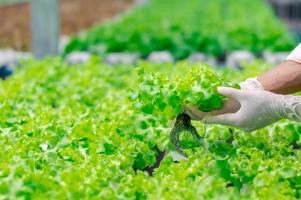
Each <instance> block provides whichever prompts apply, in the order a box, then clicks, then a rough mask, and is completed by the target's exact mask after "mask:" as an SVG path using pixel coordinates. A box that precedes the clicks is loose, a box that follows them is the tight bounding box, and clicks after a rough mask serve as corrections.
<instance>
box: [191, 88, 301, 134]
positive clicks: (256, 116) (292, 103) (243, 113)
mask: <svg viewBox="0 0 301 200" xmlns="http://www.w3.org/2000/svg"><path fill="white" fill-rule="evenodd" d="M218 91H219V93H220V94H222V95H224V96H226V97H228V98H231V99H233V100H235V101H237V102H239V104H240V108H239V109H238V111H237V112H235V113H225V114H220V115H216V116H212V114H214V113H210V115H211V116H210V115H209V116H205V118H204V119H203V121H205V123H208V124H223V125H230V126H234V127H237V128H240V129H242V130H244V131H246V132H250V131H253V130H256V129H259V128H262V127H265V126H267V125H270V124H272V123H274V122H276V121H278V120H280V119H284V118H286V119H291V120H297V121H301V97H297V96H285V95H278V94H274V93H271V92H267V91H263V90H237V89H233V88H226V87H220V88H218ZM191 112H193V111H191V110H189V109H188V110H187V114H188V115H191V114H192V113H191ZM195 115H196V114H195V113H194V114H192V116H194V117H195Z"/></svg>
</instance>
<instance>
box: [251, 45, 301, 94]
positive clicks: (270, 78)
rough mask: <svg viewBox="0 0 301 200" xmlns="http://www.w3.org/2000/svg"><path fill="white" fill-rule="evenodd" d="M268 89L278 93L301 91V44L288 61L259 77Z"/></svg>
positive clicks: (265, 88)
mask: <svg viewBox="0 0 301 200" xmlns="http://www.w3.org/2000/svg"><path fill="white" fill-rule="evenodd" d="M257 80H258V81H259V83H260V84H261V85H262V87H263V89H264V90H266V91H270V92H274V93H278V94H291V93H294V92H298V91H301V44H299V45H298V46H297V47H296V48H295V49H294V50H293V51H292V53H291V54H290V55H289V56H288V57H287V59H286V61H284V62H283V63H281V64H280V65H278V66H276V67H275V68H273V69H271V70H269V71H267V72H266V73H264V74H262V75H260V76H259V77H257Z"/></svg>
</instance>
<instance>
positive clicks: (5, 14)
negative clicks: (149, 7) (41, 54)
mask: <svg viewBox="0 0 301 200" xmlns="http://www.w3.org/2000/svg"><path fill="white" fill-rule="evenodd" d="M133 3H134V0H60V1H59V4H60V5H59V10H60V18H61V20H60V28H61V35H62V36H63V35H72V34H74V33H77V32H80V31H81V30H84V29H87V28H89V27H91V26H93V25H94V24H97V23H102V22H103V21H105V20H106V19H110V18H112V17H113V16H115V15H117V14H118V13H120V12H123V11H125V10H126V9H128V8H129V7H130V6H132V5H133ZM30 12H31V6H30V1H29V0H0V13H1V18H0V24H1V27H0V47H2V48H13V49H15V50H20V51H28V50H30V48H31V17H30V16H31V14H30Z"/></svg>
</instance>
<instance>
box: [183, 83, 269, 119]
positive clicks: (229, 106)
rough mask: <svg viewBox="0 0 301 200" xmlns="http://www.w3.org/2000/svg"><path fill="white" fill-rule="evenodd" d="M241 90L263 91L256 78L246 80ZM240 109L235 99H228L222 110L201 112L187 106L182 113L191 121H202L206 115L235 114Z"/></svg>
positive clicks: (194, 107) (241, 85) (241, 84)
mask: <svg viewBox="0 0 301 200" xmlns="http://www.w3.org/2000/svg"><path fill="white" fill-rule="evenodd" d="M239 85H240V89H241V90H264V89H263V87H262V85H261V84H260V82H259V81H258V80H257V78H248V79H247V80H245V81H244V82H241V83H240V84H239ZM239 109H240V103H239V102H238V101H236V100H235V99H229V100H228V101H226V102H225V104H224V106H223V108H222V109H219V110H213V111H211V112H201V111H199V109H198V108H197V107H196V106H192V105H187V106H186V107H184V112H185V113H186V114H188V115H189V116H190V117H191V119H193V120H203V118H204V117H205V116H208V115H220V114H224V113H235V112H237V111H238V110H239Z"/></svg>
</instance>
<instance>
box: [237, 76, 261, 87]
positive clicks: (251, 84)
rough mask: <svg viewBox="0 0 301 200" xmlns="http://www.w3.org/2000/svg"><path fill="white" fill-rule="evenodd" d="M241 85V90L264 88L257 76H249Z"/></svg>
mask: <svg viewBox="0 0 301 200" xmlns="http://www.w3.org/2000/svg"><path fill="white" fill-rule="evenodd" d="M239 85H240V88H241V90H264V88H263V86H262V85H261V83H259V81H258V80H257V77H255V78H248V79H247V80H245V81H244V82H241V83H240V84H239Z"/></svg>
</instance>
